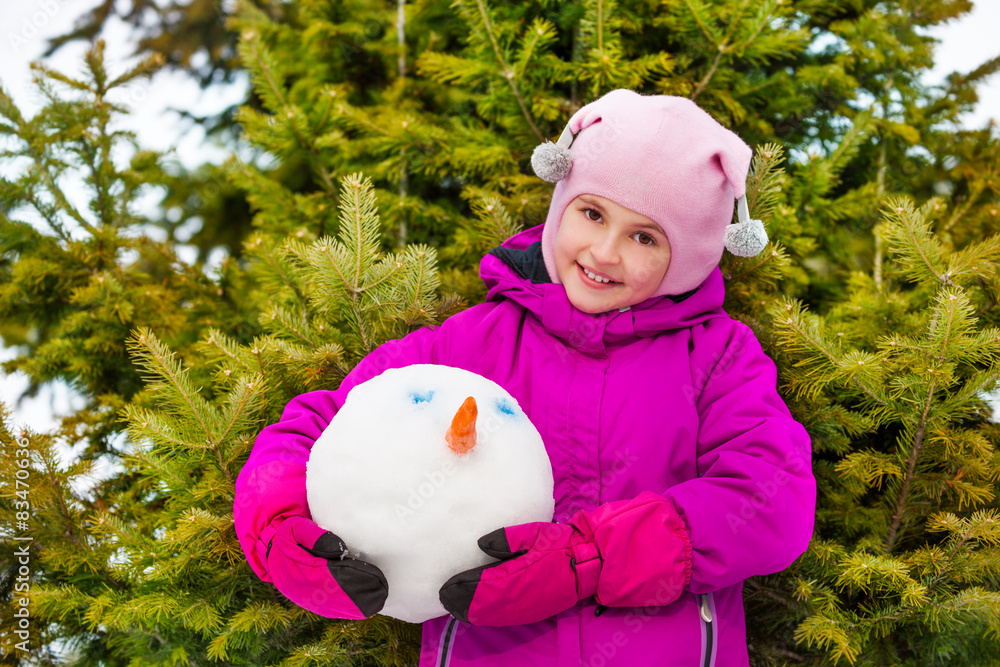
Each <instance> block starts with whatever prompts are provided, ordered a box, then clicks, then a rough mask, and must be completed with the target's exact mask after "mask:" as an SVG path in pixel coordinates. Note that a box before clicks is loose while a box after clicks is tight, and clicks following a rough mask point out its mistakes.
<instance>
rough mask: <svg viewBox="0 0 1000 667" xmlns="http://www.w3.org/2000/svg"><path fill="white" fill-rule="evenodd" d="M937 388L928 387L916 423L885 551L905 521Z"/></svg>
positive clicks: (890, 549)
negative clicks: (921, 410)
mask: <svg viewBox="0 0 1000 667" xmlns="http://www.w3.org/2000/svg"><path fill="white" fill-rule="evenodd" d="M936 388H937V385H936V383H935V382H933V381H932V382H931V383H930V386H929V387H928V389H927V398H926V400H925V401H924V406H923V412H922V413H921V415H920V421H919V422H918V423H917V425H916V430H915V431H914V433H913V443H912V445H911V446H910V454H909V457H908V458H907V460H906V473H905V475H904V476H903V482H902V486H901V487H900V489H899V495H898V496H897V497H896V508H895V511H894V512H893V514H892V518H891V520H890V523H889V530H888V532H887V534H886V537H885V548H884V551H885V553H887V554H888V553H891V552H892V548H893V547H894V546H895V543H896V535H897V533H898V532H899V527H900V524H901V523H902V521H903V517H904V515H905V512H906V504H907V501H908V500H909V494H910V487H911V485H912V484H913V480H914V477H915V475H916V470H917V460H918V459H919V458H920V452H921V451H922V450H923V448H924V433H925V430H926V428H927V416H928V414H929V412H930V409H931V401H932V400H933V399H934V390H935V389H936Z"/></svg>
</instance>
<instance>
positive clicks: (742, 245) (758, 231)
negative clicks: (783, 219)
mask: <svg viewBox="0 0 1000 667" xmlns="http://www.w3.org/2000/svg"><path fill="white" fill-rule="evenodd" d="M736 206H737V212H738V215H739V219H740V221H739V222H737V223H736V224H733V225H728V226H727V227H726V232H725V234H724V235H723V237H722V242H723V244H724V245H725V246H726V250H728V251H729V252H731V253H733V254H734V255H737V256H739V257H753V256H754V255H756V254H758V253H760V251H761V250H763V249H764V248H765V246H767V232H766V231H765V230H764V223H762V222H761V221H760V220H753V219H751V218H750V211H749V210H748V208H747V198H746V197H740V198H739V200H737V202H736Z"/></svg>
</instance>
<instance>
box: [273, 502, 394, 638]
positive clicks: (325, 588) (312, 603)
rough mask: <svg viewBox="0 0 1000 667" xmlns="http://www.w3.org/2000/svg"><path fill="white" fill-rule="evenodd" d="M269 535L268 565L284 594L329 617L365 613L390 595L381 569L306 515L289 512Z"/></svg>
mask: <svg viewBox="0 0 1000 667" xmlns="http://www.w3.org/2000/svg"><path fill="white" fill-rule="evenodd" d="M269 538H270V539H269V540H267V545H268V546H267V554H266V559H267V571H268V573H269V574H270V575H271V579H272V580H273V581H274V585H275V586H276V587H277V589H278V590H279V591H281V593H282V594H284V596H285V597H287V598H288V599H289V600H291V601H292V602H294V603H295V604H297V605H299V606H300V607H302V608H304V609H308V610H309V611H312V612H315V613H317V614H319V615H321V616H328V617H331V618H354V619H359V618H367V617H369V616H371V615H372V614H375V613H377V612H378V611H379V610H381V609H382V606H383V605H384V604H385V599H386V597H387V596H388V595H389V588H388V585H387V584H386V580H385V575H383V574H382V571H381V570H379V569H378V568H377V567H375V566H374V565H372V564H371V563H366V562H365V561H362V560H358V559H356V558H351V557H349V556H348V555H347V547H346V546H345V545H344V543H343V541H341V539H340V538H339V537H337V536H336V535H334V534H333V533H331V532H330V531H328V530H324V529H323V528H321V527H320V526H318V525H316V524H315V523H314V522H313V521H311V520H310V519H306V518H304V517H297V516H293V517H288V518H286V519H284V520H282V521H281V522H280V523H278V525H277V527H276V528H275V529H274V531H273V534H272V535H271V536H269Z"/></svg>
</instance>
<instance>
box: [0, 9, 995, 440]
mask: <svg viewBox="0 0 1000 667" xmlns="http://www.w3.org/2000/svg"><path fill="white" fill-rule="evenodd" d="M97 4H98V2H97V1H96V0H0V84H2V85H3V88H4V90H5V91H6V92H7V94H8V95H10V96H11V97H13V99H14V101H15V102H16V103H17V105H18V106H19V107H20V108H21V110H22V112H23V113H24V114H25V115H27V116H31V115H32V114H34V113H35V111H37V109H38V108H39V107H40V106H41V102H40V100H39V99H38V97H37V93H35V92H34V89H33V88H32V86H31V71H30V69H29V67H28V65H29V63H30V62H31V61H33V60H35V59H37V58H38V57H39V56H40V55H41V53H42V51H43V50H44V48H45V41H46V38H47V37H49V36H52V35H57V34H61V33H63V32H65V31H67V30H68V29H69V28H70V27H71V26H72V24H73V21H74V20H75V19H76V18H77V17H78V16H80V15H82V14H83V13H84V12H86V11H87V10H89V9H90V8H92V7H94V6H96V5H97ZM998 27H1000V2H998V1H997V0H979V1H977V2H976V3H975V8H974V9H973V11H972V12H971V13H970V14H968V15H966V16H965V17H964V18H963V19H961V20H960V21H957V22H953V23H952V24H950V25H948V26H945V27H944V28H942V29H939V30H937V31H935V32H934V33H933V35H934V36H935V37H937V38H938V39H940V40H941V44H940V45H939V46H938V51H937V57H936V62H937V67H936V68H935V69H934V71H933V72H931V74H930V77H929V80H928V82H929V83H939V82H941V81H942V80H943V78H944V76H945V75H946V74H948V73H950V72H953V71H969V70H971V69H973V68H974V67H976V66H977V65H979V64H981V63H982V62H984V61H986V60H988V59H989V58H991V57H993V56H996V55H998V54H1000V45H998V40H997V39H996V32H997V28H998ZM104 37H105V39H106V41H107V62H108V63H109V66H110V69H111V72H112V73H118V72H121V71H123V70H124V68H125V66H126V64H127V63H128V62H130V58H129V56H130V52H131V46H130V43H129V29H128V27H127V26H124V25H122V24H120V23H113V24H111V25H110V27H109V29H108V31H107V32H106V34H105V35H104ZM84 50H85V47H84V46H83V45H82V44H74V45H72V46H70V47H66V48H64V49H62V50H61V51H60V52H59V53H58V54H57V55H56V56H55V57H53V58H51V59H50V60H49V61H48V64H49V66H51V67H53V68H55V69H58V70H61V71H63V72H66V73H67V74H74V73H77V72H79V71H80V68H81V67H82V64H81V55H82V53H83V51H84ZM244 86H245V83H238V84H235V85H232V86H228V87H215V88H212V89H211V90H209V91H207V92H206V91H202V90H200V89H199V88H198V86H197V84H196V83H195V82H194V81H192V80H190V79H188V78H187V77H185V76H184V75H182V74H176V73H175V74H171V73H167V72H161V73H159V74H157V75H156V76H155V77H154V78H153V79H152V80H151V81H142V82H138V83H135V84H133V85H132V87H131V88H130V89H129V90H128V92H127V93H126V95H125V97H124V98H123V99H122V100H121V101H124V102H127V103H128V104H129V106H130V107H131V108H132V109H133V113H132V114H131V115H130V116H129V117H128V118H127V119H126V120H125V122H124V125H125V127H127V128H128V129H132V130H134V131H135V132H136V133H137V134H138V140H139V144H140V145H141V146H143V147H144V148H150V149H154V150H159V151H172V152H173V155H174V157H175V159H177V160H180V161H181V162H182V163H183V164H185V165H186V166H188V167H195V166H197V165H198V164H201V163H203V162H205V161H206V160H211V161H214V162H221V161H222V160H223V159H225V157H226V155H227V151H226V148H225V147H223V146H217V145H213V144H212V143H211V142H207V141H206V140H205V137H204V135H203V133H202V132H201V131H200V130H198V129H197V128H193V129H192V128H191V126H190V123H187V122H184V121H182V120H181V119H180V117H179V116H178V115H177V114H176V113H170V112H167V111H165V110H167V109H169V108H171V107H173V108H178V107H179V108H183V109H187V110H188V111H191V112H192V113H195V114H198V115H205V114H211V113H216V112H219V111H221V110H222V109H225V108H226V107H228V106H230V105H231V104H234V103H237V102H239V101H241V100H242V99H243V90H244ZM991 117H992V118H995V119H997V120H1000V76H996V75H995V76H994V77H993V78H992V80H991V81H989V82H988V84H987V85H986V86H984V87H983V88H981V101H980V104H979V107H978V109H977V111H976V112H975V113H973V114H971V115H970V116H969V117H968V118H967V120H966V122H967V124H968V125H970V126H981V125H982V124H983V123H985V122H986V121H987V119H988V118H991ZM11 356H12V352H11V351H9V350H3V349H2V348H0V360H3V359H8V358H10V357H11ZM24 387H25V381H24V379H23V378H22V377H17V376H6V375H4V374H3V373H2V372H0V401H4V402H6V403H7V404H8V406H11V407H15V415H14V419H15V424H16V425H26V426H29V427H30V428H31V429H33V430H38V431H44V430H48V429H49V428H51V426H52V425H53V422H52V417H51V415H52V413H53V410H55V412H57V413H62V414H65V413H67V412H69V411H71V410H72V409H73V406H72V403H73V399H72V396H71V395H70V392H69V391H67V390H66V388H65V387H53V388H50V389H47V390H46V391H44V392H43V393H42V394H41V395H40V396H39V397H38V398H36V399H30V400H25V401H23V402H22V403H21V405H20V406H13V399H14V398H15V397H17V396H18V395H19V394H20V393H21V392H22V391H23V390H24Z"/></svg>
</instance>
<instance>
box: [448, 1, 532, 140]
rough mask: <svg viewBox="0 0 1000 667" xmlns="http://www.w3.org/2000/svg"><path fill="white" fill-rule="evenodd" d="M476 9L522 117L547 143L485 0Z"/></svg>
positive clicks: (479, 2)
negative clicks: (500, 39)
mask: <svg viewBox="0 0 1000 667" xmlns="http://www.w3.org/2000/svg"><path fill="white" fill-rule="evenodd" d="M456 4H458V5H460V6H461V5H462V0H456ZM476 8H477V9H478V10H479V17H480V20H481V21H482V25H483V27H484V29H485V31H486V35H487V37H489V40H490V45H491V46H492V47H493V56H494V57H495V58H496V61H497V63H498V64H499V65H500V74H501V75H502V76H503V78H504V80H505V81H506V82H507V86H508V87H509V88H510V91H511V93H512V94H513V95H514V99H515V100H517V105H518V107H520V109H521V115H522V116H523V117H524V120H525V122H526V123H527V124H528V127H529V128H531V131H532V132H533V133H534V135H535V137H536V138H537V139H538V141H539V142H543V141H545V135H544V134H542V131H541V130H539V129H538V126H537V125H535V120H534V118H532V116H531V111H530V110H529V109H528V104H527V102H526V101H525V99H524V95H523V94H522V93H521V89H520V87H519V86H518V85H517V74H516V72H515V71H514V69H513V68H512V67H511V66H510V65H509V64H508V63H507V59H506V58H505V57H504V54H503V51H501V49H500V44H499V43H498V42H497V37H496V31H495V30H494V28H493V22H492V20H491V19H490V13H489V9H488V8H487V7H486V2H485V0H476ZM463 9H464V7H463Z"/></svg>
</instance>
